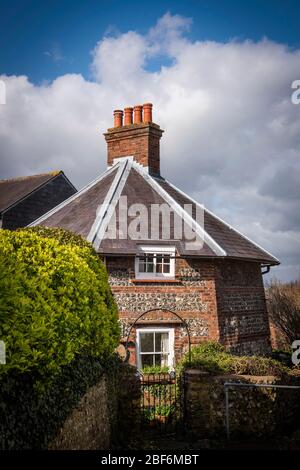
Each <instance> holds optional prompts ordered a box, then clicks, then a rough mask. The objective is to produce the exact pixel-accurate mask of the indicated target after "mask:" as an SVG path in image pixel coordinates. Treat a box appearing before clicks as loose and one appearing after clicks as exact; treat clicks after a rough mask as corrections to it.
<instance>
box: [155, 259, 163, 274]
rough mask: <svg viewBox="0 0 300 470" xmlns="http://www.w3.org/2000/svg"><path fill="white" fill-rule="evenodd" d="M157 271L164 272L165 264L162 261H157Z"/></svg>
mask: <svg viewBox="0 0 300 470" xmlns="http://www.w3.org/2000/svg"><path fill="white" fill-rule="evenodd" d="M156 272H157V273H162V272H163V265H162V264H161V263H158V262H156Z"/></svg>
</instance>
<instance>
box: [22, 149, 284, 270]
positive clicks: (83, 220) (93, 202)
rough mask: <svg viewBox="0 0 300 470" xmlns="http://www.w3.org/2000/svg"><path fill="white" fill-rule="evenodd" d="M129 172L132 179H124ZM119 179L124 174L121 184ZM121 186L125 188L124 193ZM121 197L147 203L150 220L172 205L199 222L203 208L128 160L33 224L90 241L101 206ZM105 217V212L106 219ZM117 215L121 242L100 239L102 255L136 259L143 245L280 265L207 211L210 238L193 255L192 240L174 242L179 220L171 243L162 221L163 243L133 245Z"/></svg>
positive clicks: (129, 201)
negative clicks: (156, 209)
mask: <svg viewBox="0 0 300 470" xmlns="http://www.w3.org/2000/svg"><path fill="white" fill-rule="evenodd" d="M122 165H123V166H122ZM126 165H127V167H126ZM126 168H127V170H128V171H127V173H126V172H125V169H126ZM123 169H124V172H123ZM125 173H126V176H122V175H124V174H125ZM118 175H121V179H120V178H119V176H118ZM118 187H119V188H120V190H119V192H118ZM122 188H123V189H122ZM121 189H122V190H121ZM114 195H115V196H114ZM120 195H121V196H127V204H128V207H130V206H131V205H132V204H134V203H141V204H143V205H144V206H146V207H147V209H148V215H149V217H150V214H151V210H150V206H151V205H152V204H163V203H168V204H169V206H171V207H172V208H173V209H174V208H175V209H176V207H177V209H178V207H179V206H180V208H183V206H184V204H191V205H192V208H193V211H192V217H193V219H195V217H196V205H197V203H196V202H195V201H193V200H192V199H190V198H189V196H187V195H185V194H184V193H182V192H181V191H180V190H178V189H177V188H175V187H173V186H172V185H171V184H170V183H168V182H167V181H166V180H165V179H163V178H157V177H156V178H155V177H151V176H150V175H149V174H148V173H147V170H145V169H143V168H142V167H141V166H140V165H139V164H138V163H136V162H134V161H132V160H131V159H130V157H127V158H126V157H124V158H122V159H120V160H119V161H118V162H117V163H115V165H114V166H113V167H112V168H111V169H109V170H107V171H106V172H105V173H104V174H103V175H102V176H101V177H100V178H98V179H97V180H95V182H93V183H91V184H90V185H88V186H87V187H86V188H84V189H83V190H81V191H79V192H78V193H77V194H75V195H74V196H72V197H71V198H69V199H68V200H67V201H65V202H63V203H62V204H61V205H60V206H58V207H57V208H54V209H52V211H50V212H49V213H48V214H46V215H45V216H43V217H42V218H41V219H38V220H37V221H35V222H34V223H33V224H31V225H45V226H50V227H62V228H66V229H69V230H71V231H73V232H75V233H78V234H80V235H82V236H83V237H85V238H86V237H88V235H89V233H90V230H91V228H92V226H93V224H94V222H95V219H96V215H97V214H99V212H98V211H99V208H100V205H102V204H104V207H105V204H111V202H112V198H115V199H116V200H115V202H117V201H118V200H119V197H120ZM108 196H109V197H108ZM199 207H200V205H199ZM175 209H174V210H175ZM177 209H176V210H177ZM180 210H182V209H180ZM104 213H105V211H104V212H103V214H104ZM116 214H117V237H116V238H114V239H109V238H105V237H104V238H102V239H101V237H100V241H101V242H99V239H98V244H97V245H95V247H96V248H97V249H98V251H99V252H100V253H104V254H116V255H118V254H120V255H122V254H136V253H138V252H139V247H140V245H145V244H148V245H149V244H156V245H157V244H159V245H163V244H172V245H174V246H176V248H177V251H178V253H179V254H180V255H183V256H197V257H218V256H228V257H233V258H239V259H248V260H255V261H259V262H261V263H267V264H278V263H279V262H278V260H277V259H276V258H274V257H273V256H272V255H271V254H269V253H268V252H266V251H265V250H263V249H262V248H260V247H259V246H257V245H256V244H255V243H253V242H251V241H250V240H249V239H247V238H246V237H244V236H243V235H241V234H240V233H239V232H237V231H236V230H234V229H233V228H232V227H230V226H229V225H227V224H226V223H225V222H223V221H221V220H220V219H219V218H218V217H216V216H214V215H213V214H212V213H210V212H209V211H208V210H206V209H205V210H204V230H205V232H206V235H205V237H204V244H203V246H202V248H201V249H197V250H191V249H189V250H187V248H186V243H185V242H186V241H187V240H186V239H185V238H184V237H183V238H182V239H181V240H176V239H175V238H174V233H173V226H174V223H173V222H174V220H173V218H171V228H170V230H171V237H170V240H168V241H166V240H162V222H161V221H160V223H159V237H158V240H149V238H146V239H139V240H132V239H130V238H128V237H127V238H126V239H122V237H120V233H119V229H120V225H119V220H118V210H117V211H116ZM103 217H104V216H103ZM101 220H102V219H101ZM104 220H105V219H103V221H104ZM131 220H132V218H130V217H129V216H128V217H127V227H128V226H129V223H130V222H131ZM105 223H107V222H105ZM148 225H149V234H148V235H149V237H150V235H151V232H150V218H149V219H148ZM93 230H94V229H93ZM96 230H97V224H96ZM99 243H100V245H99ZM216 247H217V249H216ZM218 248H219V250H218Z"/></svg>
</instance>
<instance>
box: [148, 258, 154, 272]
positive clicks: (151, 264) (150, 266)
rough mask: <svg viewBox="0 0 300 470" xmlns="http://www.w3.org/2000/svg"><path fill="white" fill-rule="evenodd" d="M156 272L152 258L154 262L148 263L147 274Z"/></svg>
mask: <svg viewBox="0 0 300 470" xmlns="http://www.w3.org/2000/svg"><path fill="white" fill-rule="evenodd" d="M153 272H154V266H153V258H152V262H151V261H150V262H149V261H148V262H147V273H153Z"/></svg>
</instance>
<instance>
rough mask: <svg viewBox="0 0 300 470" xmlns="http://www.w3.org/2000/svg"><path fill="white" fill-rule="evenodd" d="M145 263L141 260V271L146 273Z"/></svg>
mask: <svg viewBox="0 0 300 470" xmlns="http://www.w3.org/2000/svg"><path fill="white" fill-rule="evenodd" d="M145 267H146V266H145V263H144V262H143V261H140V262H139V272H140V273H144V272H145Z"/></svg>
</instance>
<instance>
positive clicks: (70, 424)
mask: <svg viewBox="0 0 300 470" xmlns="http://www.w3.org/2000/svg"><path fill="white" fill-rule="evenodd" d="M111 380H112V378H111V377H109V376H107V374H104V375H103V376H102V377H101V378H100V380H99V382H98V383H97V384H96V385H94V386H93V387H90V388H89V389H88V390H87V392H86V394H85V395H84V396H83V397H82V399H81V400H80V403H79V404H78V405H77V407H76V408H75V409H74V410H73V411H72V413H71V414H70V415H69V416H68V418H67V419H66V421H65V422H64V424H63V426H62V427H61V428H60V430H59V431H58V433H57V435H56V437H55V438H54V439H53V440H52V442H51V443H50V444H49V445H48V449H51V450H101V449H111V448H113V447H116V446H117V447H118V446H119V445H122V444H124V443H125V442H126V441H127V440H128V439H129V438H130V437H131V436H132V433H135V432H137V430H138V428H139V423H140V393H141V392H140V382H139V379H138V377H137V376H136V369H135V368H133V367H129V366H125V365H124V366H121V367H120V369H119V370H118V372H117V376H116V377H114V380H115V381H116V382H117V385H118V386H116V384H115V383H110V382H111Z"/></svg>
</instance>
